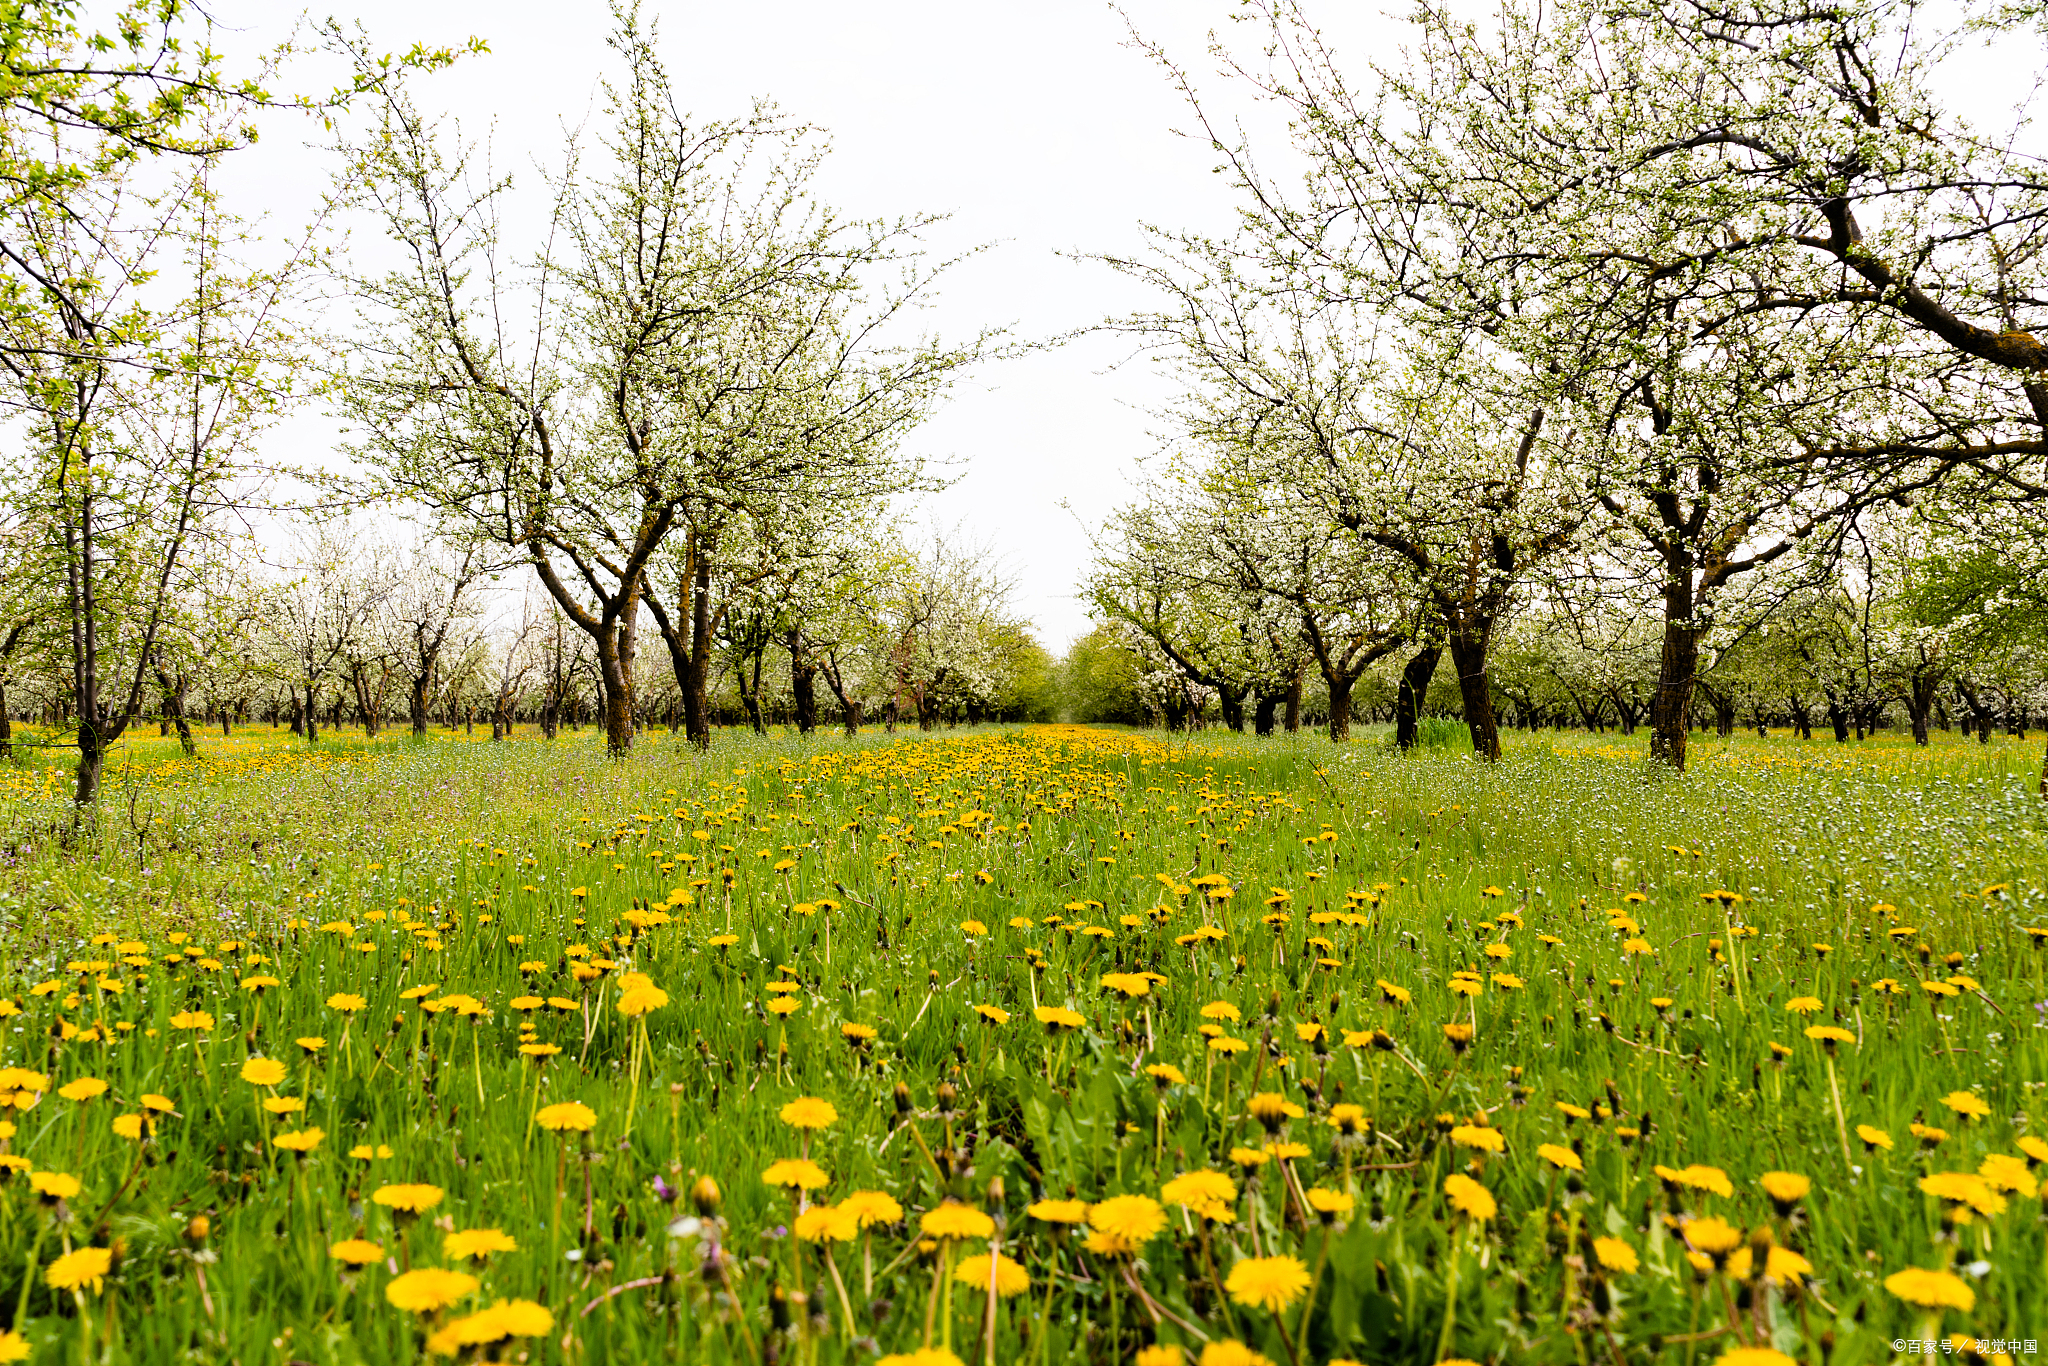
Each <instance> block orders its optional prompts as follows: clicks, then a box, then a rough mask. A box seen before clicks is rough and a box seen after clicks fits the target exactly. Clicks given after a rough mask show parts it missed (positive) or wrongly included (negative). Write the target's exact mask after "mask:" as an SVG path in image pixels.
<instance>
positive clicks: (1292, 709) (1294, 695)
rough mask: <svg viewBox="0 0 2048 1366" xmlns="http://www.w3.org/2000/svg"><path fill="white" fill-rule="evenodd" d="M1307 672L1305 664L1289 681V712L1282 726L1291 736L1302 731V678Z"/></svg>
mask: <svg viewBox="0 0 2048 1366" xmlns="http://www.w3.org/2000/svg"><path fill="white" fill-rule="evenodd" d="M1307 671H1308V666H1307V665H1306V664H1303V665H1301V666H1299V667H1298V668H1296V669H1295V671H1294V677H1292V678H1290V679H1288V680H1287V694H1286V697H1287V710H1286V712H1285V713H1284V718H1285V719H1284V720H1283V721H1282V723H1281V724H1283V725H1284V726H1286V727H1287V733H1288V734H1289V735H1294V734H1297V733H1298V732H1299V731H1300V730H1301V676H1302V674H1304V673H1306V672H1307Z"/></svg>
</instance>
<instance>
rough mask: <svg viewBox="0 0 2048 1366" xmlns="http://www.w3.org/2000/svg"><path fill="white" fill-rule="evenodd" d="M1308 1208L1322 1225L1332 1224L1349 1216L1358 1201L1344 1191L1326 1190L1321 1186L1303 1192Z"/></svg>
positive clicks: (1311, 1187)
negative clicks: (1314, 1213) (1306, 1198)
mask: <svg viewBox="0 0 2048 1366" xmlns="http://www.w3.org/2000/svg"><path fill="white" fill-rule="evenodd" d="M1305 1194H1306V1195H1307V1197H1308V1207H1309V1208H1310V1209H1312V1210H1314V1211H1315V1212H1316V1215H1317V1217H1319V1218H1320V1219H1321V1220H1322V1221H1323V1223H1325V1224H1332V1223H1335V1222H1336V1221H1337V1220H1339V1219H1342V1218H1344V1217H1345V1216H1347V1215H1349V1214H1350V1213H1351V1211H1352V1210H1353V1209H1354V1208H1356V1207H1357V1204H1358V1201H1357V1200H1356V1198H1354V1197H1353V1196H1351V1195H1349V1194H1347V1193H1346V1192H1344V1191H1333V1190H1328V1189H1326V1188H1324V1187H1322V1186H1310V1187H1309V1188H1308V1190H1307V1191H1306V1192H1305Z"/></svg>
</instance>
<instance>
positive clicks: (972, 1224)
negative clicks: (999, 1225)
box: [917, 1200, 996, 1238]
mask: <svg viewBox="0 0 2048 1366" xmlns="http://www.w3.org/2000/svg"><path fill="white" fill-rule="evenodd" d="M917 1226H918V1228H919V1229H921V1230H922V1231H923V1232H924V1233H925V1235H926V1236H927V1237H932V1238H991V1237H994V1236H995V1231H996V1221H995V1220H993V1219H991V1218H989V1217H988V1216H987V1215H986V1214H983V1213H982V1212H981V1211H980V1210H978V1209H975V1208H974V1207H973V1206H971V1205H963V1204H961V1203H960V1202H959V1201H957V1200H948V1201H946V1202H945V1203H943V1204H941V1205H939V1206H938V1207H937V1208H935V1209H928V1210H926V1211H925V1212H924V1213H923V1214H922V1215H921V1216H919V1218H918V1221H917Z"/></svg>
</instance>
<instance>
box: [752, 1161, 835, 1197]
mask: <svg viewBox="0 0 2048 1366" xmlns="http://www.w3.org/2000/svg"><path fill="white" fill-rule="evenodd" d="M761 1181H762V1183H763V1184H765V1185H770V1186H783V1187H787V1188H788V1189H790V1190H804V1191H814V1190H822V1189H824V1188H825V1187H826V1186H829V1185H831V1184H832V1178H831V1177H829V1176H827V1175H826V1174H825V1169H824V1168H823V1167H820V1166H819V1165H818V1164H817V1163H815V1162H812V1161H809V1160H807V1159H805V1158H801V1157H785V1158H783V1159H782V1160H781V1161H780V1162H774V1163H770V1164H769V1166H768V1169H767V1170H766V1171H764V1172H762V1173H761Z"/></svg>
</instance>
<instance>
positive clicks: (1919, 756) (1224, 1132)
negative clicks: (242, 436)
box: [0, 727, 2048, 1366]
mask: <svg viewBox="0 0 2048 1366" xmlns="http://www.w3.org/2000/svg"><path fill="white" fill-rule="evenodd" d="M202 746H203V748H202V754H201V757H200V758H199V759H198V760H185V759H183V758H180V757H178V755H177V751H176V749H175V746H174V745H171V744H169V743H166V742H158V741H156V740H154V739H149V740H144V741H140V742H137V743H135V744H133V745H131V746H130V747H129V748H128V749H127V750H126V751H125V753H124V755H123V756H122V759H121V761H120V762H119V763H117V764H116V765H114V766H113V771H114V775H115V781H114V784H113V788H114V790H113V791H112V792H110V794H109V796H108V799H107V802H106V805H105V809H104V811H103V813H102V817H101V821H100V825H99V828H98V830H97V831H94V832H80V831H77V830H75V829H74V828H73V827H72V823H71V817H70V813H69V811H68V809H67V808H66V806H65V804H64V802H63V800H62V793H63V783H62V779H61V773H59V772H57V769H56V765H57V762H58V757H59V756H58V755H57V753H56V752H54V751H31V754H32V755H34V756H36V759H37V762H28V763H23V764H19V765H17V766H15V767H14V768H12V769H7V770H4V771H0V776H4V779H5V785H6V791H5V792H4V793H0V812H4V815H5V818H6V825H5V838H6V845H5V847H4V850H0V852H4V854H5V859H6V863H5V868H4V873H0V895H4V898H5V900H4V903H0V914H4V917H5V924H6V932H7V936H8V948H9V953H8V964H9V968H8V976H9V980H8V981H7V982H5V984H4V985H0V997H4V1004H0V1012H4V1013H5V1015H6V1016H7V1018H6V1026H7V1029H8V1033H7V1035H6V1039H7V1044H6V1052H5V1054H4V1056H0V1064H4V1069H0V1100H4V1102H5V1104H6V1105H7V1106H9V1107H10V1108H9V1109H8V1110H7V1111H6V1113H7V1116H8V1118H7V1119H6V1121H5V1122H4V1123H0V1134H4V1140H0V1144H4V1153H0V1168H4V1169H5V1170H4V1172H0V1176H4V1184H0V1306H4V1312H6V1313H8V1314H10V1315H11V1316H12V1323H13V1334H12V1335H10V1336H9V1337H6V1338H0V1359H4V1358H5V1354H6V1353H8V1352H26V1353H28V1354H29V1357H28V1359H31V1360H44V1359H47V1360H51V1361H58V1360H93V1359H107V1360H115V1361H185V1360H191V1361H206V1362H216V1361H223V1360H233V1361H241V1362H258V1361H261V1362H285V1361H311V1362H317V1363H322V1366H325V1364H326V1363H352V1362H387V1361H410V1360H415V1359H421V1358H423V1357H424V1358H429V1359H459V1360H460V1359H467V1360H499V1359H504V1360H527V1361H535V1362H540V1361H576V1362H585V1361H591V1362H595V1361H641V1360H651V1359H656V1358H657V1357H662V1356H664V1355H665V1354H666V1355H672V1356H673V1357H675V1358H676V1359H680V1360H688V1361H696V1360H705V1361H726V1360H734V1361H738V1360H757V1359H758V1360H778V1361H784V1362H787V1361H793V1360H794V1361H804V1362H811V1361H818V1362H839V1361H854V1360H867V1359H872V1358H873V1357H874V1356H875V1355H877V1354H885V1355H890V1356H896V1357H898V1358H908V1359H911V1360H929V1361H943V1360H945V1359H946V1357H945V1356H944V1355H943V1354H945V1353H951V1354H953V1355H954V1356H956V1357H958V1358H960V1359H961V1360H963V1361H976V1362H981V1361H987V1362H994V1361H1002V1362H1006V1363H1008V1362H1029V1361H1047V1362H1055V1361H1058V1362H1065V1361H1097V1362H1110V1361H1119V1362H1121V1361H1137V1362H1140V1363H1142V1364H1143V1366H1165V1363H1168V1362H1176V1361H1183V1360H1186V1361H1196V1360H1199V1361H1204V1362H1208V1363H1211V1364H1212V1366H1215V1364H1216V1363H1222V1364H1223V1366H1228V1364H1229V1363H1233V1362H1252V1361H1256V1360H1258V1359H1259V1358H1260V1357H1263V1358H1265V1359H1267V1360H1269V1361H1272V1362H1283V1361H1284V1362H1289V1363H1293V1366H1311V1363H1313V1364H1314V1366H1322V1363H1325V1362H1332V1361H1340V1360H1355V1361H1373V1362H1377V1361H1389V1362H1425V1363H1429V1362H1437V1361H1443V1360H1454V1359H1468V1360H1475V1361H1514V1362H1521V1361H1552V1362H1594V1361H1612V1362H1635V1361H1648V1360H1661V1361H1669V1362H1709V1361H1716V1360H1724V1359H1732V1360H1734V1361H1737V1362H1743V1361H1752V1362H1765V1361H1775V1360H1779V1359H1780V1358H1776V1357H1770V1356H1768V1355H1767V1354H1768V1353H1771V1352H1776V1353H1782V1354H1783V1355H1784V1357H1789V1358H1790V1359H1793V1360H1798V1361H1803V1362H1810V1363H1816V1366H1818V1363H1822V1362H1843V1363H1853V1362H1870V1361H1886V1360H1891V1359H1893V1358H1894V1357H1895V1355H1897V1354H1898V1353H1899V1352H1901V1351H1904V1350H1906V1349H1907V1348H1910V1347H1913V1346H1914V1345H1915V1344H1922V1343H1928V1342H1931V1341H1934V1340H1937V1339H1939V1340H1942V1341H1944V1342H1946V1340H1947V1339H1948V1337H1949V1335H1951V1334H1960V1335H1965V1336H1967V1338H1968V1339H1969V1340H1970V1342H1971V1343H1972V1344H1973V1350H1974V1349H1975V1347H1974V1345H1975V1344H1977V1343H1978V1342H1980V1341H1981V1342H1982V1344H1983V1347H1982V1351H1983V1353H1984V1354H1985V1355H1995V1354H1996V1353H1997V1352H1999V1351H2005V1352H2007V1353H2008V1354H2009V1355H2012V1356H2014V1357H2023V1356H2024V1355H2025V1354H2026V1352H2027V1350H2028V1349H2027V1347H2026V1342H2027V1339H2028V1337H2029V1335H2030V1334H2031V1335H2032V1336H2033V1337H2034V1338H2036V1339H2038V1338H2040V1337H2044V1336H2048V1238H2044V1225H2043V1222H2042V1214H2043V1201H2042V1193H2041V1190H2040V1184H2039V1183H2040V1180H2041V1178H2042V1176H2043V1173H2041V1172H2040V1171H2039V1170H2037V1168H2038V1166H2039V1163H2040V1161H2041V1160H2042V1159H2044V1158H2048V1144H2044V1143H2043V1142H2042V1136H2039V1135H2040V1129H2041V1127H2042V1119H2043V1114H2044V1110H2043V1104H2044V1102H2043V1095H2042V1091H2041V1089H2040V1088H2041V1087H2042V1086H2043V1085H2044V1084H2048V1066H2044V1062H2048V1058H2044V1046H2043V1041H2042V1020H2041V1016H2040V1013H2039V1010H2038V1008H2037V1006H2038V1004H2039V1003H2041V1002H2042V1001H2044V1000H2048V988H2044V984H2043V975H2044V974H2043V965H2044V964H2048V951H2044V950H2041V949H2040V948H2038V947H2037V946H2038V945H2039V944H2040V942H2041V936H2042V933H2043V931H2044V929H2048V893H2044V890H2043V887H2044V883H2048V847H2044V827H2048V823H2044V818H2043V812H2042V810H2041V804H2040V802H2039V801H2038V799H2037V798H2035V797H2034V796H2033V795H2031V786H2032V782H2033V780H2034V776H2035V773H2036V765H2037V764H2038V753H2037V751H2036V749H2035V747H2034V746H2033V745H2031V744H2027V745H2021V744H2017V743H2010V744H2008V743H1994V744H1992V745H1989V746H1978V745H1975V744H1965V743H1958V742H1954V741H1949V742H1947V743H1937V744H1936V745H1935V746H1932V747H1930V748H1928V749H1926V750H1916V749H1914V748H1913V747H1912V746H1910V745H1901V744H1899V743H1897V742H1896V741H1893V740H1890V739H1880V740H1874V741H1871V742H1868V743H1866V744H1862V745H1850V746H1835V745H1833V744H1829V743H1825V742H1815V743H1801V742H1797V741H1793V740H1790V739H1788V738H1785V737H1773V738H1771V739H1767V740H1759V739H1755V738H1744V739H1740V740H1737V741H1733V742H1729V743H1726V744H1718V745H1707V746H1703V747H1702V751H1701V753H1700V754H1699V755H1698V756H1697V762H1696V766H1695V771H1694V772H1693V773H1691V774H1689V775H1687V776H1686V777H1685V778H1683V779H1679V780H1671V779H1666V780H1661V781H1659V780H1653V779H1651V778H1650V777H1649V776H1648V774H1647V773H1646V771H1645V770H1644V768H1643V767H1642V764H1641V758H1640V752H1639V748H1638V747H1636V746H1634V745H1631V744H1622V743H1614V742H1611V741H1605V742H1604V741H1601V740H1599V739H1597V738H1592V737H1576V738H1573V737H1566V738H1556V739H1553V738H1551V737H1543V738H1540V739H1534V740H1524V741H1522V742H1521V743H1520V744H1519V745H1518V746H1515V747H1513V748H1511V749H1510V752H1509V754H1508V756H1507V758H1506V760H1505V761H1504V762H1503V763H1501V764H1500V765H1498V766H1497V767H1494V768H1485V767H1482V766H1479V765H1475V764H1473V763H1472V762H1470V761H1469V760H1468V759H1463V758H1459V757H1456V756H1455V755H1453V754H1449V753H1440V754H1430V755H1423V756H1420V757H1413V758H1408V759H1401V758H1399V757H1398V756H1396V755H1394V754H1392V753H1390V752H1388V751H1387V750H1386V749H1385V748H1384V747H1383V746H1381V745H1379V744H1377V743H1373V742H1367V743H1358V744H1353V745H1351V746H1348V747H1345V748H1342V749H1338V748H1333V747H1331V746H1329V745H1328V744H1327V743H1325V742H1321V741H1307V740H1303V741H1295V742H1280V741H1273V742H1263V743H1261V742H1254V741H1250V740H1247V739H1244V738H1241V737H1236V736H1218V735H1199V736H1194V737H1186V738H1167V737H1162V736H1157V735H1142V734H1135V733H1126V732H1115V731H1104V730H1083V729H1075V728H1051V727H1048V728H1033V729H1022V730H1012V731H997V730H984V731H968V732H959V733H952V734H942V735H938V736H933V737H918V736H896V737H890V736H873V737H864V738H863V739H862V740H860V741H858V742H844V741H836V740H834V741H823V740H820V741H813V742H808V743H806V742H801V741H799V740H797V739H795V738H793V737H776V738H771V739H766V740H760V739H755V738H752V737H745V736H734V737H725V736H721V737H720V745H719V747H718V748H717V750H715V751H714V752H713V753H712V754H711V755H710V756H708V757H701V756H698V755H696V754H695V753H693V752H691V751H689V750H687V749H686V748H684V747H683V746H682V745H681V744H680V743H675V742H671V741H669V740H668V739H667V738H666V737H660V738H658V739H656V740H655V742H654V743H651V744H649V745H647V746H645V747H644V748H643V749H642V750H641V751H640V752H638V753H636V754H635V755H634V756H633V757H632V758H631V759H630V760H628V761H626V762H624V763H611V762H609V761H607V760H605V759H604V758H603V757H602V755H601V754H600V753H598V752H597V750H596V748H595V744H594V737H590V736H587V735H586V736H580V737H578V736H571V737H564V738H563V739H561V740H558V741H556V742H552V743H549V742H543V741H540V740H538V739H535V738H531V737H522V738H519V739H515V740H514V741H512V742H509V743H505V744H491V743H489V742H487V741H483V740H471V739H465V738H462V737H452V736H442V735H438V734H437V735H436V737H434V738H433V739H431V740H429V741H428V742H426V743H424V744H414V743H412V742H410V741H409V740H406V739H403V738H399V739H394V740H386V741H379V742H376V743H367V742H363V741H359V740H335V741H323V742H322V744H321V745H320V746H318V747H317V748H314V749H310V750H309V749H308V748H307V747H306V746H304V745H303V744H301V743H298V742H295V741H293V740H291V739H290V738H289V737H287V736H283V735H279V734H277V733H276V732H268V731H262V730H255V731H249V732H244V733H242V734H240V735H238V736H237V737H234V738H232V739H228V740H222V739H220V738H217V737H215V738H208V739H204V740H203V741H202ZM44 765H48V767H45V766H44ZM52 774H56V776H50V775H52ZM2006 1340H2013V1342H2014V1343H2015V1344H2016V1345H2012V1346H2008V1345H2007V1343H2006ZM1895 1344H1902V1345H1895ZM920 1352H924V1353H926V1354H927V1355H926V1356H924V1357H921V1358H920V1357H918V1356H917V1355H916V1354H918V1353H920ZM1745 1354H1747V1355H1745Z"/></svg>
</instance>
